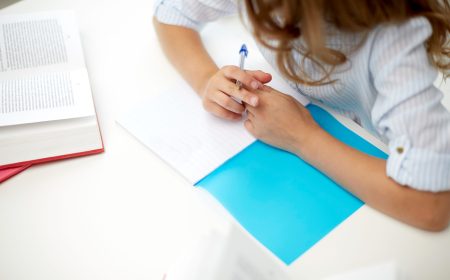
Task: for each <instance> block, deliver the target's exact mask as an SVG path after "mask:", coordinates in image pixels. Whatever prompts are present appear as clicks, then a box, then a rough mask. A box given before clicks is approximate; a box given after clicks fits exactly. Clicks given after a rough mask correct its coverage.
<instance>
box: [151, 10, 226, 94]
mask: <svg viewBox="0 0 450 280" xmlns="http://www.w3.org/2000/svg"><path fill="white" fill-rule="evenodd" d="M153 24H154V26H155V30H156V34H157V36H158V39H159V42H160V44H161V47H162V49H163V51H164V53H165V55H166V56H167V58H168V59H169V61H170V63H171V64H172V65H173V66H174V67H175V68H176V69H177V71H178V72H179V73H180V74H181V76H182V77H183V78H184V79H185V80H186V81H187V82H188V83H189V84H190V86H191V87H192V88H193V89H194V90H195V91H196V92H197V94H201V92H202V90H203V88H204V86H205V83H206V82H207V81H208V79H209V77H210V76H212V75H213V74H214V73H216V72H217V70H218V67H217V66H216V64H215V63H214V61H213V60H212V59H211V57H210V56H209V54H208V52H207V51H206V49H205V47H204V46H203V44H202V41H201V39H200V36H199V34H198V33H197V32H196V31H194V30H192V29H189V28H185V27H181V26H175V25H168V24H164V23H160V22H159V21H158V20H157V19H156V18H153Z"/></svg>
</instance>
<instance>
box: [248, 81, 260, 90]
mask: <svg viewBox="0 0 450 280" xmlns="http://www.w3.org/2000/svg"><path fill="white" fill-rule="evenodd" d="M260 84H261V83H259V82H257V81H253V82H252V83H251V84H250V85H251V86H252V88H254V89H258V88H259V86H260Z"/></svg>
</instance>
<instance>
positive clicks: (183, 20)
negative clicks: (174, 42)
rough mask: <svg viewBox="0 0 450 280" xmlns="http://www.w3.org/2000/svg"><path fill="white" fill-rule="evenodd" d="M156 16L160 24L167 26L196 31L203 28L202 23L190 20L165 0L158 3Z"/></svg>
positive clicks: (156, 4)
mask: <svg viewBox="0 0 450 280" xmlns="http://www.w3.org/2000/svg"><path fill="white" fill-rule="evenodd" d="M154 16H155V17H156V19H157V20H158V21H159V22H161V23H165V24H171V25H178V26H183V27H187V28H190V29H194V30H196V31H199V30H200V29H201V27H202V24H200V22H197V21H194V20H192V19H190V18H188V17H187V16H186V15H184V14H183V13H182V12H181V11H180V10H179V9H178V8H177V7H176V6H173V5H170V3H167V1H164V0H160V1H156V3H155V12H154Z"/></svg>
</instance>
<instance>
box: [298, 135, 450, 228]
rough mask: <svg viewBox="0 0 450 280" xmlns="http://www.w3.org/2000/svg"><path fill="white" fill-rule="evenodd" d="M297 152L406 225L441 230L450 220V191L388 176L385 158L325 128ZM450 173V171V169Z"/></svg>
mask: <svg viewBox="0 0 450 280" xmlns="http://www.w3.org/2000/svg"><path fill="white" fill-rule="evenodd" d="M310 139H311V140H312V139H314V141H307V142H306V143H298V144H297V145H296V153H297V154H298V155H299V156H301V157H302V158H303V159H305V160H306V161H308V162H309V163H310V164H312V165H313V166H315V167H316V168H318V169H320V170H321V171H322V172H324V173H325V174H327V175H328V176H329V177H331V178H332V179H333V180H334V181H336V182H338V183H339V184H340V185H342V186H345V188H346V189H347V190H348V191H350V192H351V193H353V194H354V195H356V196H357V197H359V198H360V199H361V200H363V201H365V202H366V203H367V204H368V205H370V206H371V207H373V208H375V209H378V210H380V211H381V212H383V213H385V214H387V215H389V216H392V217H394V218H396V219H398V220H401V221H403V222H405V223H407V224H410V225H413V226H416V227H419V228H422V229H426V230H430V231H440V230H444V229H445V228H447V226H448V223H449V220H450V192H448V191H447V192H439V193H432V192H424V191H418V190H415V189H413V188H409V187H406V186H402V185H400V184H398V183H397V182H395V181H394V180H392V179H391V178H389V177H387V176H386V161H385V160H383V159H379V158H375V157H372V156H369V155H367V154H365V153H362V152H360V151H358V150H356V149H353V148H352V147H350V146H347V145H345V144H344V143H342V142H340V141H339V140H337V139H336V138H334V137H332V136H331V135H329V134H328V133H326V132H325V131H324V130H322V129H318V130H316V131H315V132H314V136H311V138H310ZM449 172H450V171H449Z"/></svg>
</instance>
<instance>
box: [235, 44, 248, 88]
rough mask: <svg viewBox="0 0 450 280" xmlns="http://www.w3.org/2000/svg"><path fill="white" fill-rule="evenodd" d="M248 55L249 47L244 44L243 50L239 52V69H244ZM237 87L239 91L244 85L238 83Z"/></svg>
mask: <svg viewBox="0 0 450 280" xmlns="http://www.w3.org/2000/svg"><path fill="white" fill-rule="evenodd" d="M247 55H248V50H247V46H246V45H245V44H242V46H241V49H240V50H239V68H240V69H241V70H243V69H244V63H245V58H246V57H247ZM236 85H237V86H238V88H239V89H241V88H242V83H241V82H240V81H236Z"/></svg>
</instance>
